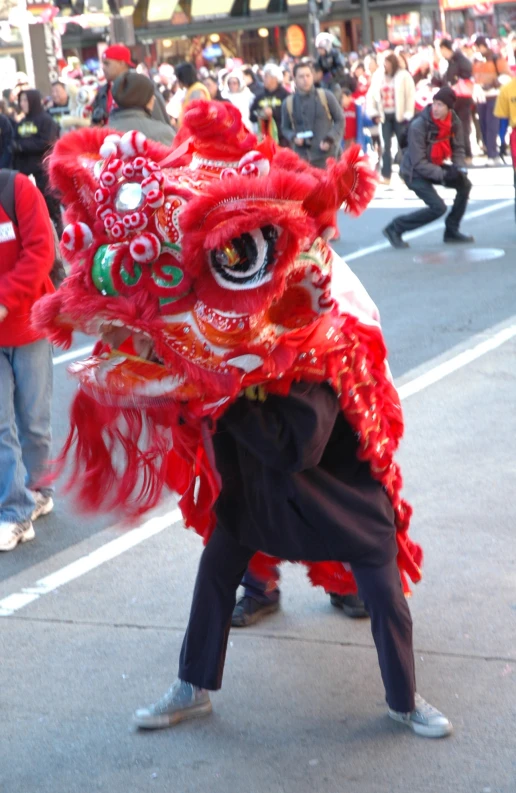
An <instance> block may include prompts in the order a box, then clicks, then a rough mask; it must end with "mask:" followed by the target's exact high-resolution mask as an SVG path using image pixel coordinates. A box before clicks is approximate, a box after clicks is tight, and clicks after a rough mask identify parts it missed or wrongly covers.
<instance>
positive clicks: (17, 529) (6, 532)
mask: <svg viewBox="0 0 516 793" xmlns="http://www.w3.org/2000/svg"><path fill="white" fill-rule="evenodd" d="M35 536H36V534H35V532H34V526H33V525H32V521H30V520H25V521H23V523H8V522H7V521H3V522H2V523H0V551H12V550H13V549H14V548H16V546H17V545H18V543H19V542H28V541H29V540H33V539H34V537H35Z"/></svg>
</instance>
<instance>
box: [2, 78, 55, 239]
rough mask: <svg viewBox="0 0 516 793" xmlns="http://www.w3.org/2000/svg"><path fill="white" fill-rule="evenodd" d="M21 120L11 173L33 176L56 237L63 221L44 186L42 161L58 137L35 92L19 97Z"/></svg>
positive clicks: (48, 186) (23, 92)
mask: <svg viewBox="0 0 516 793" xmlns="http://www.w3.org/2000/svg"><path fill="white" fill-rule="evenodd" d="M20 108H21V110H22V112H23V114H24V117H23V119H22V120H21V121H20V122H19V123H18V125H17V127H16V134H15V137H14V141H13V144H12V149H13V153H14V163H13V167H14V170H15V171H20V173H24V174H25V176H33V177H34V180H35V182H36V186H37V187H38V188H39V189H40V190H41V192H42V193H43V196H44V198H45V203H46V205H47V207H48V213H49V215H50V218H51V220H52V222H53V224H54V226H55V227H56V231H57V233H58V235H59V237H60V236H61V234H62V233H63V221H62V218H61V207H60V204H59V200H58V199H57V198H56V197H55V196H54V195H53V193H52V192H51V190H50V185H49V182H48V174H47V170H46V168H45V163H44V160H45V158H46V156H47V155H48V154H49V152H50V149H51V148H52V146H53V144H54V143H55V142H56V140H57V139H58V137H59V127H58V125H57V124H56V122H55V121H54V120H53V118H52V116H51V115H50V114H49V113H47V112H46V110H43V102H42V96H41V94H40V92H39V91H36V90H28V91H22V92H21V94H20Z"/></svg>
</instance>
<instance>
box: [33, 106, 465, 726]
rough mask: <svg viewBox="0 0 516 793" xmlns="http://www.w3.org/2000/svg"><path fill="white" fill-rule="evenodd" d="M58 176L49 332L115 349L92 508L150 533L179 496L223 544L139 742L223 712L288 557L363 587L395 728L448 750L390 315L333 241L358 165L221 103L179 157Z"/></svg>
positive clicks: (195, 109) (73, 142) (95, 395)
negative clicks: (422, 657) (382, 314)
mask: <svg viewBox="0 0 516 793" xmlns="http://www.w3.org/2000/svg"><path fill="white" fill-rule="evenodd" d="M50 172H51V178H52V181H53V184H54V186H55V187H57V188H58V189H59V190H60V191H61V194H62V200H63V203H64V204H65V206H67V218H68V221H69V225H68V226H67V228H66V229H65V232H64V234H63V242H62V245H63V249H64V251H65V252H66V254H67V257H68V259H69V260H70V261H71V263H72V272H71V275H70V277H69V278H68V279H67V281H66V282H65V283H64V285H63V286H62V288H61V289H60V290H59V292H57V293H56V294H55V295H52V296H49V297H46V298H45V299H43V300H42V301H41V302H40V303H39V304H38V305H37V306H36V311H35V317H34V319H35V322H36V324H37V326H38V327H40V328H45V330H46V332H47V334H48V335H49V337H50V338H51V339H52V340H53V341H54V342H56V343H59V344H62V345H64V346H67V345H69V344H70V343H71V337H72V333H73V331H74V330H81V331H83V332H86V333H89V334H92V335H101V336H102V337H103V341H102V342H101V343H99V344H98V345H97V348H96V350H95V351H94V355H93V356H92V357H91V358H90V359H88V360H87V361H84V362H82V363H78V364H75V365H74V366H73V367H72V372H73V374H74V375H75V376H76V377H77V379H78V382H79V390H78V393H77V396H76V398H75V401H74V404H73V407H72V429H71V432H70V435H69V438H68V440H67V443H66V445H65V449H64V452H63V457H62V464H64V460H65V459H66V458H67V457H69V456H71V455H72V454H73V461H74V464H73V472H72V477H71V482H70V486H71V487H72V488H73V489H74V490H75V492H76V493H77V498H78V502H79V503H80V504H82V506H83V507H85V508H89V509H107V508H111V509H118V510H119V511H123V512H125V513H126V514H128V513H130V514H133V515H139V514H141V513H143V512H144V511H146V510H148V509H150V508H151V507H153V506H155V505H156V503H157V502H158V501H159V499H160V497H161V495H162V493H163V490H164V489H165V488H167V489H168V490H171V491H173V492H176V493H178V494H179V495H180V501H179V504H180V506H181V509H182V512H183V516H184V519H185V524H186V525H187V526H192V527H194V528H195V529H196V531H198V532H199V533H200V534H202V535H203V537H204V540H205V542H206V547H205V550H204V552H203V555H202V558H201V563H200V568H199V574H198V577H197V583H196V588H195V593H194V600H193V605H192V612H191V616H190V621H189V625H188V629H187V633H186V637H185V641H184V644H183V649H182V652H181V660H180V671H179V676H178V680H177V681H176V683H175V684H174V685H173V686H172V688H171V690H170V691H169V692H168V693H167V694H166V695H165V697H164V698H163V699H162V700H160V701H159V702H158V703H156V704H155V705H153V706H151V707H150V708H146V709H142V710H140V711H138V712H137V714H136V721H137V724H138V725H139V726H140V727H148V728H155V727H164V726H169V725H171V724H175V723H177V722H178V721H180V720H182V719H185V718H190V717H192V716H196V715H201V714H205V713H208V712H209V711H210V709H211V704H210V701H209V695H208V693H207V689H216V688H219V687H220V684H221V680H222V671H223V666H224V657H225V650H226V643H227V636H228V632H229V628H230V622H231V614H232V610H233V607H234V604H235V593H236V590H237V587H238V584H239V582H240V580H241V577H242V574H243V572H244V570H245V568H246V566H247V565H248V564H249V565H250V569H251V571H255V573H256V575H258V576H260V577H262V578H265V577H267V571H268V570H269V569H270V567H271V565H275V564H277V563H278V562H279V561H280V560H281V559H287V560H290V561H302V562H304V563H305V564H306V565H307V568H308V574H309V577H310V579H311V580H312V582H313V583H314V584H317V585H319V584H320V585H323V586H324V587H325V588H326V589H327V591H333V592H338V593H340V594H349V593H355V594H356V593H357V584H358V591H359V592H360V594H361V596H362V598H363V599H364V601H365V603H366V606H367V608H368V611H369V613H370V615H371V627H372V632H373V637H374V640H375V643H376V646H377V650H378V657H379V661H380V667H381V671H382V676H383V681H384V684H385V688H386V692H387V702H388V706H389V713H390V715H391V716H392V717H393V718H395V719H396V720H398V721H400V722H401V723H403V724H405V725H407V726H409V727H410V728H412V729H413V730H414V731H415V732H417V733H420V734H421V735H425V736H430V737H438V736H444V735H448V734H449V733H450V731H451V725H450V722H449V721H448V719H447V718H446V717H445V716H443V715H442V714H441V713H439V711H437V710H435V708H432V707H431V706H430V705H428V704H427V703H425V701H424V700H422V699H421V698H420V697H418V696H417V695H416V693H415V680H414V660H413V652H412V627H411V618H410V613H409V610H408V607H407V604H406V600H405V597H404V590H405V592H407V591H408V578H411V579H412V580H413V581H417V580H419V578H420V575H421V574H420V564H421V559H422V553H421V549H420V548H419V546H417V545H416V544H415V543H413V542H412V541H411V540H410V539H409V537H408V534H407V532H408V524H409V518H410V511H411V510H410V507H409V506H408V505H407V504H406V502H405V501H403V499H402V498H401V493H400V490H401V475H400V472H399V468H398V466H397V464H396V463H395V461H394V453H395V451H396V448H397V446H398V444H399V440H400V438H401V435H402V431H403V420H402V414H401V407H400V402H399V397H398V395H397V392H396V390H395V388H394V386H393V384H392V380H391V378H390V374H389V370H388V367H387V365H386V350H385V344H384V341H383V338H382V334H381V330H380V326H379V318H378V314H377V311H376V308H375V306H374V304H373V303H372V301H371V299H370V298H369V296H368V295H367V293H366V292H365V290H364V288H363V287H362V285H361V284H360V282H359V281H358V279H357V278H356V277H355V276H354V275H353V273H352V272H351V271H350V270H349V268H348V267H347V266H346V265H345V264H344V262H342V261H341V260H340V259H339V258H338V257H337V256H336V254H335V253H334V252H333V251H332V250H331V248H330V247H329V245H328V243H327V240H328V239H330V238H331V236H332V234H333V233H334V230H335V226H336V212H337V211H338V209H339V208H340V207H341V206H342V205H344V206H345V208H346V209H347V211H348V212H351V213H354V214H357V213H358V212H359V211H361V210H363V209H364V208H365V206H367V203H368V201H369V200H370V198H371V197H372V195H373V191H374V179H373V176H372V174H371V173H370V172H369V170H368V169H367V166H366V165H365V162H364V160H363V159H362V158H361V157H360V152H359V150H358V147H354V148H351V149H349V150H348V152H346V154H345V156H344V157H343V158H342V160H341V161H340V162H339V163H335V162H334V163H330V165H329V168H328V170H327V171H321V170H317V169H314V168H312V167H310V166H309V165H308V164H307V163H305V162H303V161H301V160H300V159H299V158H298V157H297V156H296V155H295V154H294V153H293V152H291V151H288V150H285V149H282V150H276V147H275V146H274V144H273V143H272V142H271V141H270V140H267V139H266V140H264V141H263V142H262V143H261V144H257V141H256V138H255V137H254V135H252V134H251V133H250V132H248V131H247V130H246V129H245V127H244V126H243V125H242V122H241V118H240V115H239V113H238V111H237V110H236V109H235V108H234V107H233V106H232V105H229V104H227V103H205V102H200V101H199V102H193V103H192V104H191V106H189V108H188V109H187V111H186V113H185V116H184V122H183V125H182V128H181V130H180V133H179V134H178V136H177V138H176V140H175V142H174V148H173V149H172V150H171V151H168V150H166V149H164V148H163V147H162V146H160V145H159V144H155V143H152V142H151V141H147V140H145V138H144V137H143V136H142V135H141V134H140V133H136V132H131V133H126V134H125V135H124V136H123V137H119V136H117V135H113V134H110V133H109V130H104V129H91V130H81V131H78V132H75V133H72V134H70V135H68V136H66V138H64V139H62V140H61V141H59V143H58V144H57V146H56V149H55V152H54V155H53V158H52V161H51V163H50ZM332 271H333V274H334V278H333V282H332ZM353 573H354V576H353Z"/></svg>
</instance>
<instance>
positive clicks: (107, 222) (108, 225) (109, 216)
mask: <svg viewBox="0 0 516 793" xmlns="http://www.w3.org/2000/svg"><path fill="white" fill-rule="evenodd" d="M102 220H103V221H104V228H105V229H106V230H107V231H110V230H111V229H112V228H113V226H114V225H115V223H119V222H120V216H119V215H117V214H115V212H107V213H106V214H105V215H104V217H103V218H102Z"/></svg>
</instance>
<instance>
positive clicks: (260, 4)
mask: <svg viewBox="0 0 516 793" xmlns="http://www.w3.org/2000/svg"><path fill="white" fill-rule="evenodd" d="M268 5H269V0H251V11H266V10H267V6H268Z"/></svg>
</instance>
